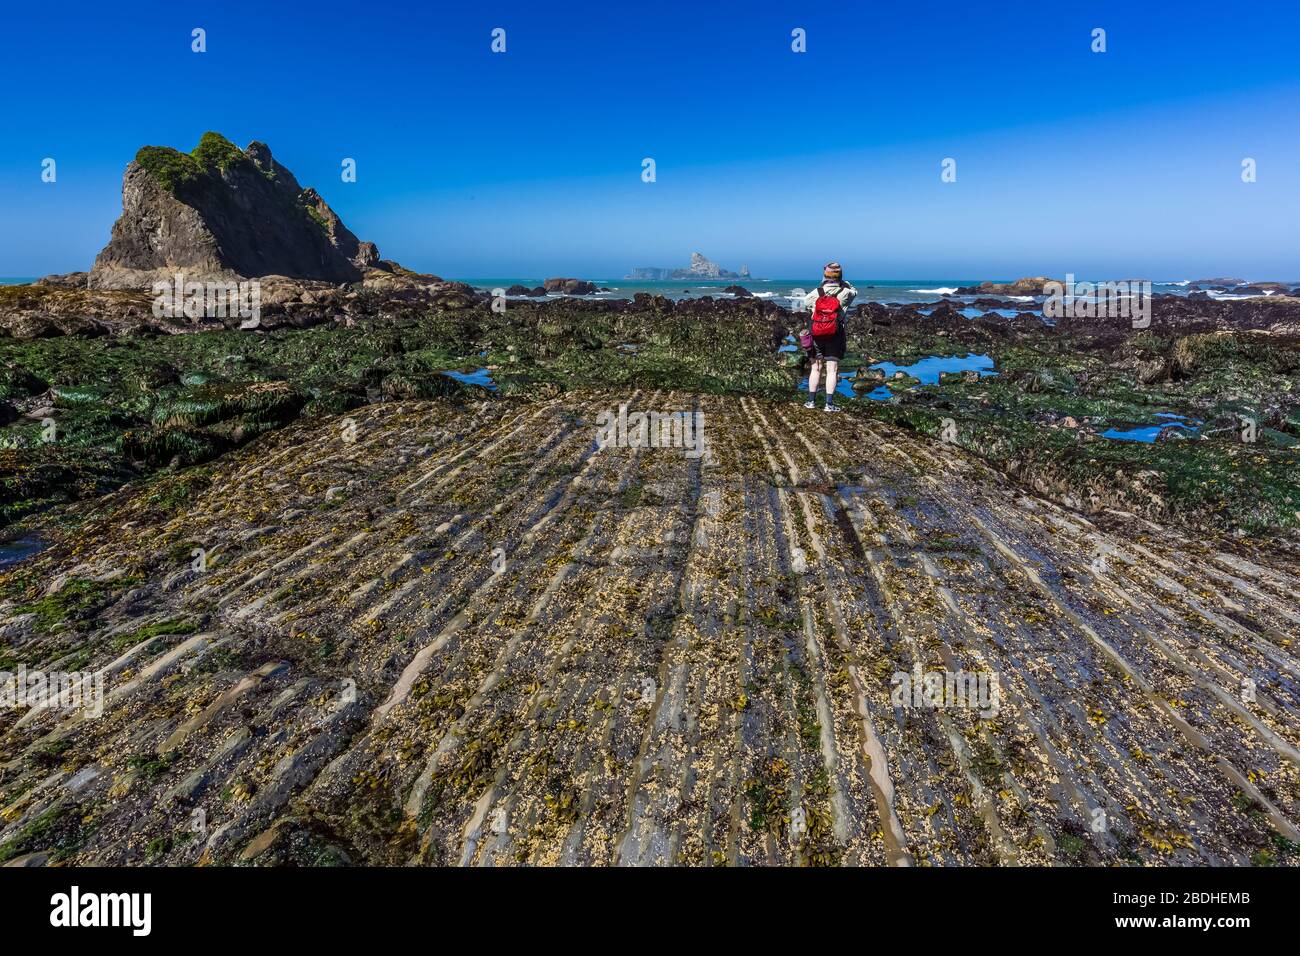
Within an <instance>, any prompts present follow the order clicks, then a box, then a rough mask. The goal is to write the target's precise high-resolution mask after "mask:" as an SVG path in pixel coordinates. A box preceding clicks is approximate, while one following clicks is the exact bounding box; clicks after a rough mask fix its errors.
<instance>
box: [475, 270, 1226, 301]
mask: <svg viewBox="0 0 1300 956" xmlns="http://www.w3.org/2000/svg"><path fill="white" fill-rule="evenodd" d="M848 278H849V281H850V282H851V283H852V284H853V287H854V288H855V289H857V290H858V297H857V299H855V300H854V301H855V302H859V303H861V302H885V303H890V304H894V305H907V304H909V303H913V302H936V301H938V300H939V299H940V298H942V297H943V296H945V295H953V293H955V292H956V291H957V290H958V289H959V288H962V287H964V286H976V285H979V284H980V283H981V282H984V281H992V282H1012V281H1014V280H1013V279H991V280H984V279H969V278H966V279H855V278H853V277H852V276H849V277H848ZM457 281H460V282H467V283H469V284H470V285H472V286H474V287H475V288H476V289H482V290H484V291H491V290H492V289H508V288H510V287H511V286H512V285H522V286H527V287H528V288H529V289H534V288H536V287H537V286H540V285H541V284H542V279H540V278H537V277H535V276H534V277H529V278H521V277H516V278H511V279H463V278H462V279H458V280H457ZM587 281H589V282H591V283H593V284H594V285H596V286H598V287H600V288H602V289H608V290H609V291H608V292H598V293H596V294H595V295H591V296H586V298H590V299H630V298H632V297H633V296H634V295H636V294H637V293H638V292H648V293H650V294H651V295H662V296H664V297H666V298H669V299H693V298H701V297H703V296H706V295H708V296H713V297H714V298H723V299H725V298H734V295H733V294H732V293H730V292H723V291H722V290H723V289H725V288H726V287H727V286H733V285H738V286H741V287H742V288H744V289H746V290H747V291H748V292H750V293H751V294H752V295H754V296H756V297H757V298H760V299H772V300H774V301H776V302H778V303H779V304H781V305H788V304H790V303H791V302H792V301H793V299H794V297H795V294H796V291H797V290H802V292H805V293H806V292H810V291H811V290H812V289H813V288H814V287H815V286H816V285H817V283H818V282H820V281H821V280H820V279H819V278H817V277H809V278H806V279H694V280H691V279H674V280H671V281H663V282H645V281H641V280H633V279H588V280H587ZM1075 281H1076V282H1083V281H1097V280H1085V279H1083V278H1076V280H1075ZM1190 284H1191V280H1189V279H1180V280H1176V281H1170V282H1152V284H1151V292H1152V294H1153V295H1165V294H1172V295H1187V293H1188V286H1189V285H1190ZM1210 295H1211V296H1212V297H1213V298H1227V299H1231V298H1246V296H1234V295H1231V294H1229V293H1216V292H1211V293H1210ZM984 297H985V298H989V297H990V296H989V295H986V296H984ZM991 297H993V298H1000V299H1018V300H1019V301H1021V302H1042V301H1043V299H1044V297H1043V296H999V295H992V296H991ZM509 298H516V297H515V296H510V297H509ZM518 298H520V299H524V298H527V297H526V296H518ZM547 298H552V299H558V298H563V296H561V295H558V294H555V295H548V296H547ZM954 298H955V299H957V300H958V301H961V302H973V301H974V300H975V299H977V298H980V296H973V295H969V296H954Z"/></svg>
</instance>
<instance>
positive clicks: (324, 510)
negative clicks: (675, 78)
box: [0, 390, 1300, 865]
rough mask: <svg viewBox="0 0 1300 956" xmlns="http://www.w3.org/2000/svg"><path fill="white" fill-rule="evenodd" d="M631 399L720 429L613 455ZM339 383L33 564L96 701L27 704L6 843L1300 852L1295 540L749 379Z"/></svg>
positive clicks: (414, 856) (4, 726)
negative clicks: (1247, 533) (255, 437)
mask: <svg viewBox="0 0 1300 956" xmlns="http://www.w3.org/2000/svg"><path fill="white" fill-rule="evenodd" d="M622 403H629V404H630V406H631V408H632V409H633V410H643V409H662V410H683V411H697V412H699V413H701V414H702V415H703V416H704V418H703V421H704V433H705V437H706V441H707V444H708V448H709V451H708V453H707V454H706V455H704V456H703V457H696V458H692V457H689V456H687V455H685V454H683V453H682V450H681V449H677V448H671V447H640V448H634V447H616V446H614V445H607V446H606V447H603V448H599V447H598V445H597V442H596V441H594V436H595V434H596V419H598V418H599V411H600V410H601V409H614V408H617V407H618V406H619V405H620V404H622ZM349 414H350V415H351V416H352V421H353V424H354V425H355V428H356V433H355V440H354V441H351V442H344V441H340V440H339V438H338V435H339V424H340V423H339V421H337V420H333V421H324V422H310V423H309V422H300V423H297V424H295V425H293V426H290V427H289V428H287V429H285V430H283V431H280V432H277V433H275V434H272V435H267V436H264V437H263V438H262V439H261V440H260V441H259V442H258V444H257V445H256V446H255V447H250V448H248V449H245V450H243V451H240V452H237V453H234V454H232V455H230V456H227V457H225V458H223V459H222V460H221V461H220V462H218V463H216V464H215V465H214V466H213V474H212V476H211V477H212V480H211V484H210V486H208V488H207V489H206V490H203V491H201V492H199V493H198V494H197V495H195V496H193V497H191V498H189V499H188V500H186V501H185V503H184V505H183V507H179V508H176V509H175V510H172V511H170V512H168V511H166V510H165V509H166V505H165V504H164V502H165V501H166V499H167V498H168V497H169V496H170V494H171V492H169V491H168V488H167V487H165V486H164V487H159V488H156V489H144V490H141V491H138V492H133V493H127V494H122V495H119V496H117V497H115V498H114V499H113V501H112V502H111V506H110V507H109V508H108V509H106V510H105V511H103V512H101V513H99V514H97V515H95V516H93V517H91V518H90V520H88V521H86V522H85V523H84V524H80V525H78V526H77V532H76V534H75V540H69V541H66V542H61V543H56V544H55V545H54V546H53V547H51V548H50V549H49V550H48V551H46V552H45V553H43V554H40V555H38V556H36V557H35V558H32V559H31V562H32V563H31V564H30V568H29V570H24V571H21V572H16V574H21V575H25V580H27V581H28V582H29V583H28V586H27V587H26V589H25V591H26V593H25V594H23V595H22V596H21V597H20V598H17V599H10V600H7V601H5V602H4V603H3V604H0V633H3V634H4V635H5V637H6V638H7V645H6V646H7V648H9V649H10V650H11V651H12V653H13V654H14V655H15V656H16V657H18V658H20V659H21V660H22V661H23V662H24V663H26V665H27V666H28V668H29V669H32V668H35V667H38V666H39V667H41V668H44V669H47V670H80V671H96V672H102V673H103V674H104V681H105V687H104V700H105V706H104V711H103V714H102V716H100V717H98V718H96V719H83V718H82V717H80V716H70V715H68V714H66V713H64V714H58V713H54V712H50V711H41V712H36V713H28V714H24V712H22V711H18V710H15V709H9V710H0V861H10V862H14V863H29V864H30V863H34V862H42V861H45V862H58V861H68V862H73V863H82V864H92V863H94V864H110V865H113V864H123V863H155V864H189V863H197V862H216V863H233V862H240V861H256V862H259V863H297V864H313V865H320V864H326V863H339V862H342V863H347V862H352V863H372V864H380V863H384V864H401V863H415V864H452V865H454V864H479V865H481V864H493V865H501V864H521V863H523V864H538V863H540V864H555V863H565V864H570V863H571V864H649V865H653V864H661V863H679V864H699V865H716V864H742V865H744V864H791V863H807V864H817V865H833V864H837V863H847V864H882V865H883V864H894V865H906V864H998V865H1015V864H1047V863H1071V864H1111V865H1116V864H1156V863H1159V864H1192V863H1209V864H1226V865H1234V864H1245V863H1248V862H1255V863H1266V862H1294V860H1295V856H1294V853H1293V851H1294V849H1295V844H1296V843H1297V842H1300V832H1298V831H1297V824H1300V767H1298V764H1300V750H1298V749H1297V748H1300V662H1298V661H1297V657H1296V649H1295V645H1294V633H1295V627H1296V624H1297V623H1300V615H1298V614H1297V611H1296V605H1295V595H1296V593H1297V591H1298V590H1300V578H1298V577H1297V573H1298V572H1300V564H1298V563H1297V560H1296V557H1295V554H1294V553H1274V554H1268V553H1266V552H1264V551H1263V550H1262V549H1260V548H1258V547H1256V546H1255V545H1254V544H1253V543H1252V542H1251V541H1249V540H1243V541H1233V540H1231V539H1228V538H1219V537H1214V536H1204V537H1198V538H1195V539H1191V538H1187V537H1183V536H1180V535H1178V534H1177V533H1175V532H1171V531H1167V530H1163V529H1160V528H1157V527H1155V526H1153V525H1150V524H1147V523H1144V522H1141V521H1123V523H1117V524H1114V525H1111V526H1106V525H1103V524H1097V523H1093V522H1091V521H1089V520H1088V519H1085V518H1083V517H1081V516H1080V515H1078V514H1076V513H1073V512H1070V511H1068V510H1066V509H1063V508H1060V507H1058V506H1056V505H1053V504H1051V503H1049V502H1047V501H1044V500H1042V499H1039V498H1035V497H1032V496H1029V495H1026V494H1024V493H1023V492H1020V491H1018V490H1017V489H1016V488H1015V487H1014V486H1012V485H1010V484H1009V483H1008V482H1006V481H1005V480H1004V479H1003V478H1002V477H1001V476H1000V475H998V474H996V473H995V472H993V471H991V470H990V469H988V468H986V467H985V466H983V465H982V464H980V463H979V462H977V461H975V460H974V459H972V458H970V457H969V456H967V455H966V454H964V453H962V452H961V451H959V450H956V449H954V448H952V447H949V446H945V445H943V444H938V443H931V442H928V441H925V440H923V439H918V438H916V437H912V436H909V435H907V434H906V433H903V432H901V431H899V430H897V429H894V428H891V427H888V426H884V425H881V424H879V423H874V422H869V421H866V420H862V419H859V418H856V417H851V416H842V417H841V419H840V420H837V421H836V422H834V424H833V425H832V424H830V423H828V422H827V421H826V420H825V419H824V417H823V416H822V415H821V414H820V413H816V412H809V411H806V410H804V409H802V408H799V407H797V406H796V407H792V406H790V405H788V404H784V403H768V402H763V401H759V400H755V399H752V398H735V397H711V396H702V395H697V394H690V393H681V392H670V391H649V390H648V391H643V392H639V393H637V392H631V391H618V392H612V393H586V394H575V395H570V396H567V397H565V398H563V399H549V400H543V401H538V402H514V401H501V402H490V403H486V402H485V403H473V404H469V405H465V406H463V407H459V408H457V407H456V406H454V405H451V404H448V403H444V402H436V401H430V402H406V403H396V404H389V405H384V406H380V405H373V406H369V407H367V408H363V409H357V410H354V411H352V412H350V413H349ZM184 480H185V477H184V476H183V475H181V476H177V477H176V479H175V481H177V482H181V481H184ZM1120 520H1121V519H1116V521H1120ZM199 548H201V549H205V551H206V554H207V555H208V559H207V564H206V566H205V567H204V566H196V564H195V562H194V559H193V557H192V555H193V553H194V550H195V549H199ZM1098 556H1104V560H1099V557H1098ZM3 580H4V582H5V584H6V586H9V585H12V584H14V583H15V579H14V578H12V577H10V576H7V575H6V576H3ZM7 666H12V662H9V664H8V665H7ZM6 669H7V668H6ZM935 674H939V675H950V674H959V675H960V674H964V675H967V677H971V676H973V675H989V676H991V677H995V678H996V692H995V693H994V692H993V691H990V692H989V693H988V694H987V695H986V699H985V700H984V701H983V703H982V704H981V707H982V709H976V708H975V707H974V705H973V702H972V701H969V700H968V701H966V702H965V703H964V704H958V703H957V702H955V701H953V700H946V701H944V702H945V703H947V704H948V706H945V707H934V706H927V705H926V704H925V702H924V701H921V702H919V703H918V699H917V697H918V693H919V692H920V685H919V684H918V685H913V686H912V689H911V690H910V692H906V693H902V694H901V695H900V690H901V689H902V685H901V684H900V681H899V678H900V675H902V676H903V677H905V678H907V679H908V680H909V681H911V680H913V679H914V678H915V677H919V676H921V675H927V676H928V675H935ZM967 686H969V685H967ZM1243 688H1249V689H1250V693H1249V694H1243V690H1242V689H1243ZM195 821H199V823H198V824H197V825H196V823H195Z"/></svg>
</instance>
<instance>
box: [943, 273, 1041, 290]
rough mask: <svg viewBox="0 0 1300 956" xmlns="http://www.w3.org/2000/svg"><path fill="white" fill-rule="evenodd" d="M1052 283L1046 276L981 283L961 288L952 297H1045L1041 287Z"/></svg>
mask: <svg viewBox="0 0 1300 956" xmlns="http://www.w3.org/2000/svg"><path fill="white" fill-rule="evenodd" d="M1052 281H1054V280H1052V279H1049V278H1047V276H1034V277H1032V278H1028V279H1017V280H1016V281H1015V282H981V283H980V284H979V285H967V286H962V287H961V288H959V289H958V290H957V291H956V292H955V293H954V295H1046V294H1047V293H1045V292H1044V291H1043V286H1045V285H1046V284H1047V283H1049V282H1052Z"/></svg>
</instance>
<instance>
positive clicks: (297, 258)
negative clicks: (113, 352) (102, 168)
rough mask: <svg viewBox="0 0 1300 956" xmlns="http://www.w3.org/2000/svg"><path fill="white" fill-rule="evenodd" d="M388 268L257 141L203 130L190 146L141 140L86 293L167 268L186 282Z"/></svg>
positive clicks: (143, 281)
mask: <svg viewBox="0 0 1300 956" xmlns="http://www.w3.org/2000/svg"><path fill="white" fill-rule="evenodd" d="M372 269H381V270H383V271H391V267H388V266H387V265H386V264H385V263H382V262H381V261H380V259H379V250H378V249H377V248H376V247H375V245H374V243H370V242H362V241H360V240H359V239H357V237H356V236H355V235H354V234H353V233H352V231H351V230H349V229H348V228H347V226H345V225H344V224H343V221H342V220H341V219H340V218H339V217H338V215H337V214H336V213H335V212H334V210H333V209H331V208H330V207H329V204H328V203H326V202H325V200H324V199H323V198H322V197H321V196H320V194H319V193H317V192H316V190H314V189H303V188H302V187H301V186H300V185H299V184H298V181H297V179H295V178H294V175H293V173H291V172H290V171H289V170H288V169H286V168H285V167H284V166H282V165H281V164H280V163H279V162H277V161H276V160H275V158H274V157H273V156H272V155H271V150H270V148H269V147H268V146H267V145H266V144H265V143H258V142H253V143H250V144H249V145H248V148H247V149H243V150H241V149H239V148H238V147H237V146H235V145H234V144H233V143H231V142H230V141H229V140H227V139H226V138H225V137H224V136H222V135H221V134H219V133H213V132H209V133H204V134H203V138H202V139H201V140H200V141H199V145H198V146H197V147H195V149H194V150H193V151H192V152H189V153H183V152H181V151H180V150H177V149H172V148H171V147H167V146H145V147H142V148H141V149H140V151H139V152H137V153H136V156H135V160H134V161H133V162H131V163H130V164H129V165H128V166H127V168H126V173H125V175H124V176H123V178H122V215H121V216H120V217H119V218H118V220H117V222H116V223H115V224H114V226H113V233H112V237H111V239H110V240H109V242H108V245H106V246H105V247H104V249H103V250H102V251H101V252H100V253H99V255H98V257H96V259H95V265H94V267H93V268H92V269H91V271H90V274H89V276H88V279H87V284H88V285H89V287H90V288H92V289H141V288H147V287H149V286H150V285H151V284H152V283H153V282H155V281H159V280H170V279H171V278H172V277H173V276H174V275H175V274H176V273H177V272H183V273H184V274H185V275H186V278H187V279H193V280H195V281H205V280H212V281H229V280H233V279H240V278H256V277H260V276H270V275H280V276H287V277H290V278H294V279H315V280H324V281H328V282H340V283H342V282H357V281H360V280H361V279H363V278H364V277H365V273H366V272H367V271H369V270H372Z"/></svg>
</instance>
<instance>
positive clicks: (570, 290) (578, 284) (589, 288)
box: [542, 279, 600, 295]
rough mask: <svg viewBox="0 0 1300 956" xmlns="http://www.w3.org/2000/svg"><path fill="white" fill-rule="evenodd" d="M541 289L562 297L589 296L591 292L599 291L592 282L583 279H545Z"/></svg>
mask: <svg viewBox="0 0 1300 956" xmlns="http://www.w3.org/2000/svg"><path fill="white" fill-rule="evenodd" d="M542 288H543V289H544V290H546V291H547V292H550V293H553V294H554V293H560V294H562V295H591V294H592V293H593V292H598V291H600V290H599V289H597V288H596V284H595V283H594V282H588V281H586V280H585V279H546V280H544V281H543V282H542Z"/></svg>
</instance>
